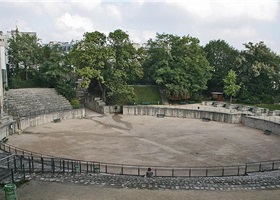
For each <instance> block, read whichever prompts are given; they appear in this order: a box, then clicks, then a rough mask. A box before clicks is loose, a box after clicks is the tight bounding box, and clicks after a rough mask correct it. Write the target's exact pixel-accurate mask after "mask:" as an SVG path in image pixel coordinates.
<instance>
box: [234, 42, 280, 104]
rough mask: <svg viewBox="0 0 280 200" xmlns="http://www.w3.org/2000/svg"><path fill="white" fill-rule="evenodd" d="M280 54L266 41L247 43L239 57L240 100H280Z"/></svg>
mask: <svg viewBox="0 0 280 200" xmlns="http://www.w3.org/2000/svg"><path fill="white" fill-rule="evenodd" d="M279 72H280V56H279V55H277V54H276V53H274V52H273V51H272V50H271V49H270V48H269V47H267V46H266V45H265V44H264V42H259V43H256V44H253V43H251V42H250V43H248V44H245V50H243V51H241V53H240V56H239V57H238V64H237V70H236V73H237V77H238V82H240V83H241V84H240V86H241V89H240V95H239V96H240V100H241V101H243V102H246V103H273V102H274V101H279V100H280V95H279V88H280V73H279Z"/></svg>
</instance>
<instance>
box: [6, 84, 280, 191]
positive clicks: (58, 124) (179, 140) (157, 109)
mask: <svg viewBox="0 0 280 200" xmlns="http://www.w3.org/2000/svg"><path fill="white" fill-rule="evenodd" d="M6 98H7V99H6V103H7V104H6V105H5V106H6V107H5V109H6V112H8V113H10V114H11V115H13V116H14V119H10V118H9V119H7V122H6V123H3V124H6V126H2V129H1V130H2V132H1V139H3V138H8V141H7V142H6V145H11V146H10V147H9V148H12V149H13V148H17V149H18V151H17V152H14V151H13V153H19V152H20V155H22V156H30V155H31V154H30V153H31V152H32V153H33V155H42V156H49V157H53V159H57V158H58V157H59V158H65V159H69V160H70V159H71V160H75V161H85V162H96V163H99V164H100V166H99V167H100V168H99V171H98V172H100V173H101V174H102V173H105V174H106V173H108V174H110V169H109V168H107V166H111V167H112V166H113V165H116V166H117V171H114V170H112V172H113V173H114V174H127V175H130V174H131V175H140V177H141V176H142V175H143V174H145V170H146V168H147V167H152V169H153V170H154V173H155V175H156V176H155V177H161V176H170V177H173V176H174V177H176V176H178V177H180V176H184V177H188V176H195V175H194V174H193V171H191V170H194V169H199V168H201V170H202V171H203V172H201V173H198V174H197V176H215V173H214V174H212V175H211V173H210V170H211V169H212V167H214V166H215V167H214V168H215V169H216V170H218V171H217V172H216V175H217V176H227V173H226V171H225V170H226V169H227V167H230V166H233V168H236V169H234V170H237V169H238V171H235V172H233V174H231V173H229V174H228V175H245V174H246V175H248V173H250V172H260V171H271V170H276V169H278V168H279V167H280V161H279V160H278V159H279V157H280V156H279V153H280V138H279V134H280V117H279V111H273V112H271V111H268V110H267V109H261V108H255V107H248V106H241V105H233V104H226V103H224V102H203V103H202V104H189V105H156V106H152V105H151V106H147V105H146V106H143V105H134V106H122V107H121V106H106V105H105V104H104V103H103V102H102V101H100V99H98V98H94V97H92V96H90V95H88V96H86V97H85V98H86V100H85V107H86V108H81V109H75V110H73V109H71V106H70V104H69V102H67V101H66V100H65V99H64V98H62V97H61V96H59V95H57V94H56V92H55V91H54V90H53V89H38V88H37V89H36V88H34V89H18V90H10V91H8V92H7V96H6ZM95 111H98V112H95ZM7 147H8V146H6V147H4V143H3V144H2V145H1V149H2V150H5V151H8V150H7ZM9 150H10V149H9ZM23 150H24V151H25V153H24V155H23V154H22V153H23V152H22V151H23ZM26 159H27V158H26ZM60 161H61V160H60ZM264 161H268V162H264ZM29 163H30V162H29ZM250 163H252V164H250ZM26 165H28V162H27V163H26ZM53 165H55V164H53ZM105 165H106V169H105V168H102V166H103V167H104V166H105ZM236 166H237V167H236ZM56 167H57V166H54V167H53V168H52V169H53V172H54V171H57V169H56ZM60 167H61V165H60ZM80 167H82V165H80ZM83 167H85V166H83ZM86 167H88V165H87V166H86ZM129 167H131V168H132V169H131V170H132V172H130V171H129V170H127V169H128V168H129ZM250 167H251V171H250V170H249V168H250ZM134 168H135V169H134ZM68 169H69V168H68ZM84 169H85V168H84ZM119 169H120V170H121V171H119ZM63 170H64V169H63ZM80 170H81V169H80ZM87 170H88V169H87ZM125 170H127V173H126V171H125ZM165 170H166V172H164V171H165ZM179 170H183V171H181V172H179ZM184 170H185V171H184ZM205 170H206V171H205ZM208 170H209V171H208ZM27 171H28V170H27ZM70 171H71V170H70ZM81 171H82V170H81ZM128 171H129V172H128ZM276 171H277V170H276ZM63 172H64V171H63ZM205 172H206V174H205ZM221 173H222V174H221ZM275 184H276V183H275ZM277 184H278V183H277ZM260 187H261V186H260ZM275 187H276V186H275Z"/></svg>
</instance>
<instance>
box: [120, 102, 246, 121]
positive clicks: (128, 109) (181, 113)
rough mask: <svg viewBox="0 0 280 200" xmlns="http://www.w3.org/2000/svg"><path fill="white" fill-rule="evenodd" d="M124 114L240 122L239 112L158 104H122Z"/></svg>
mask: <svg viewBox="0 0 280 200" xmlns="http://www.w3.org/2000/svg"><path fill="white" fill-rule="evenodd" d="M123 114H124V115H149V116H156V115H157V114H163V115H164V116H166V117H179V118H194V119H203V118H208V119H210V120H212V121H218V122H225V123H230V124H238V123H241V122H242V120H241V116H242V114H241V113H223V112H218V111H208V110H202V109H186V108H185V109H183V108H166V107H158V106H156V107H155V106H123Z"/></svg>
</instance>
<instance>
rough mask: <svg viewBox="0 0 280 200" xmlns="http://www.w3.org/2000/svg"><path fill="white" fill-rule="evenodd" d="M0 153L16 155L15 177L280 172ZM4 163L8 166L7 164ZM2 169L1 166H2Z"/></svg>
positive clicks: (12, 161) (11, 164)
mask: <svg viewBox="0 0 280 200" xmlns="http://www.w3.org/2000/svg"><path fill="white" fill-rule="evenodd" d="M0 149H1V150H3V151H5V152H9V153H11V154H13V156H11V157H9V158H7V159H8V160H7V159H6V160H5V167H4V168H6V169H7V171H9V170H11V169H12V170H13V172H14V173H18V172H19V173H24V175H25V173H107V174H119V175H134V176H143V175H144V174H145V173H146V171H147V168H148V167H151V168H152V170H153V172H154V176H158V177H210V176H212V177H214V176H215V177H218V176H242V175H246V174H247V173H252V172H261V171H272V170H277V169H280V160H273V161H263V162H251V163H245V164H242V165H232V166H203V167H168V166H144V165H122V164H112V163H101V162H94V161H84V160H75V159H68V158H60V157H54V156H50V155H43V154H40V153H36V152H31V151H27V150H23V149H20V148H17V147H14V146H11V145H8V144H4V143H0ZM3 163H4V162H3ZM0 165H1V162H0Z"/></svg>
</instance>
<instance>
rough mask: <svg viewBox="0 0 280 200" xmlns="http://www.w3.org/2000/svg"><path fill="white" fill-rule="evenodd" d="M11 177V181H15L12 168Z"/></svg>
mask: <svg viewBox="0 0 280 200" xmlns="http://www.w3.org/2000/svg"><path fill="white" fill-rule="evenodd" d="M11 177H12V183H14V182H15V177H14V170H13V169H11Z"/></svg>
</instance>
